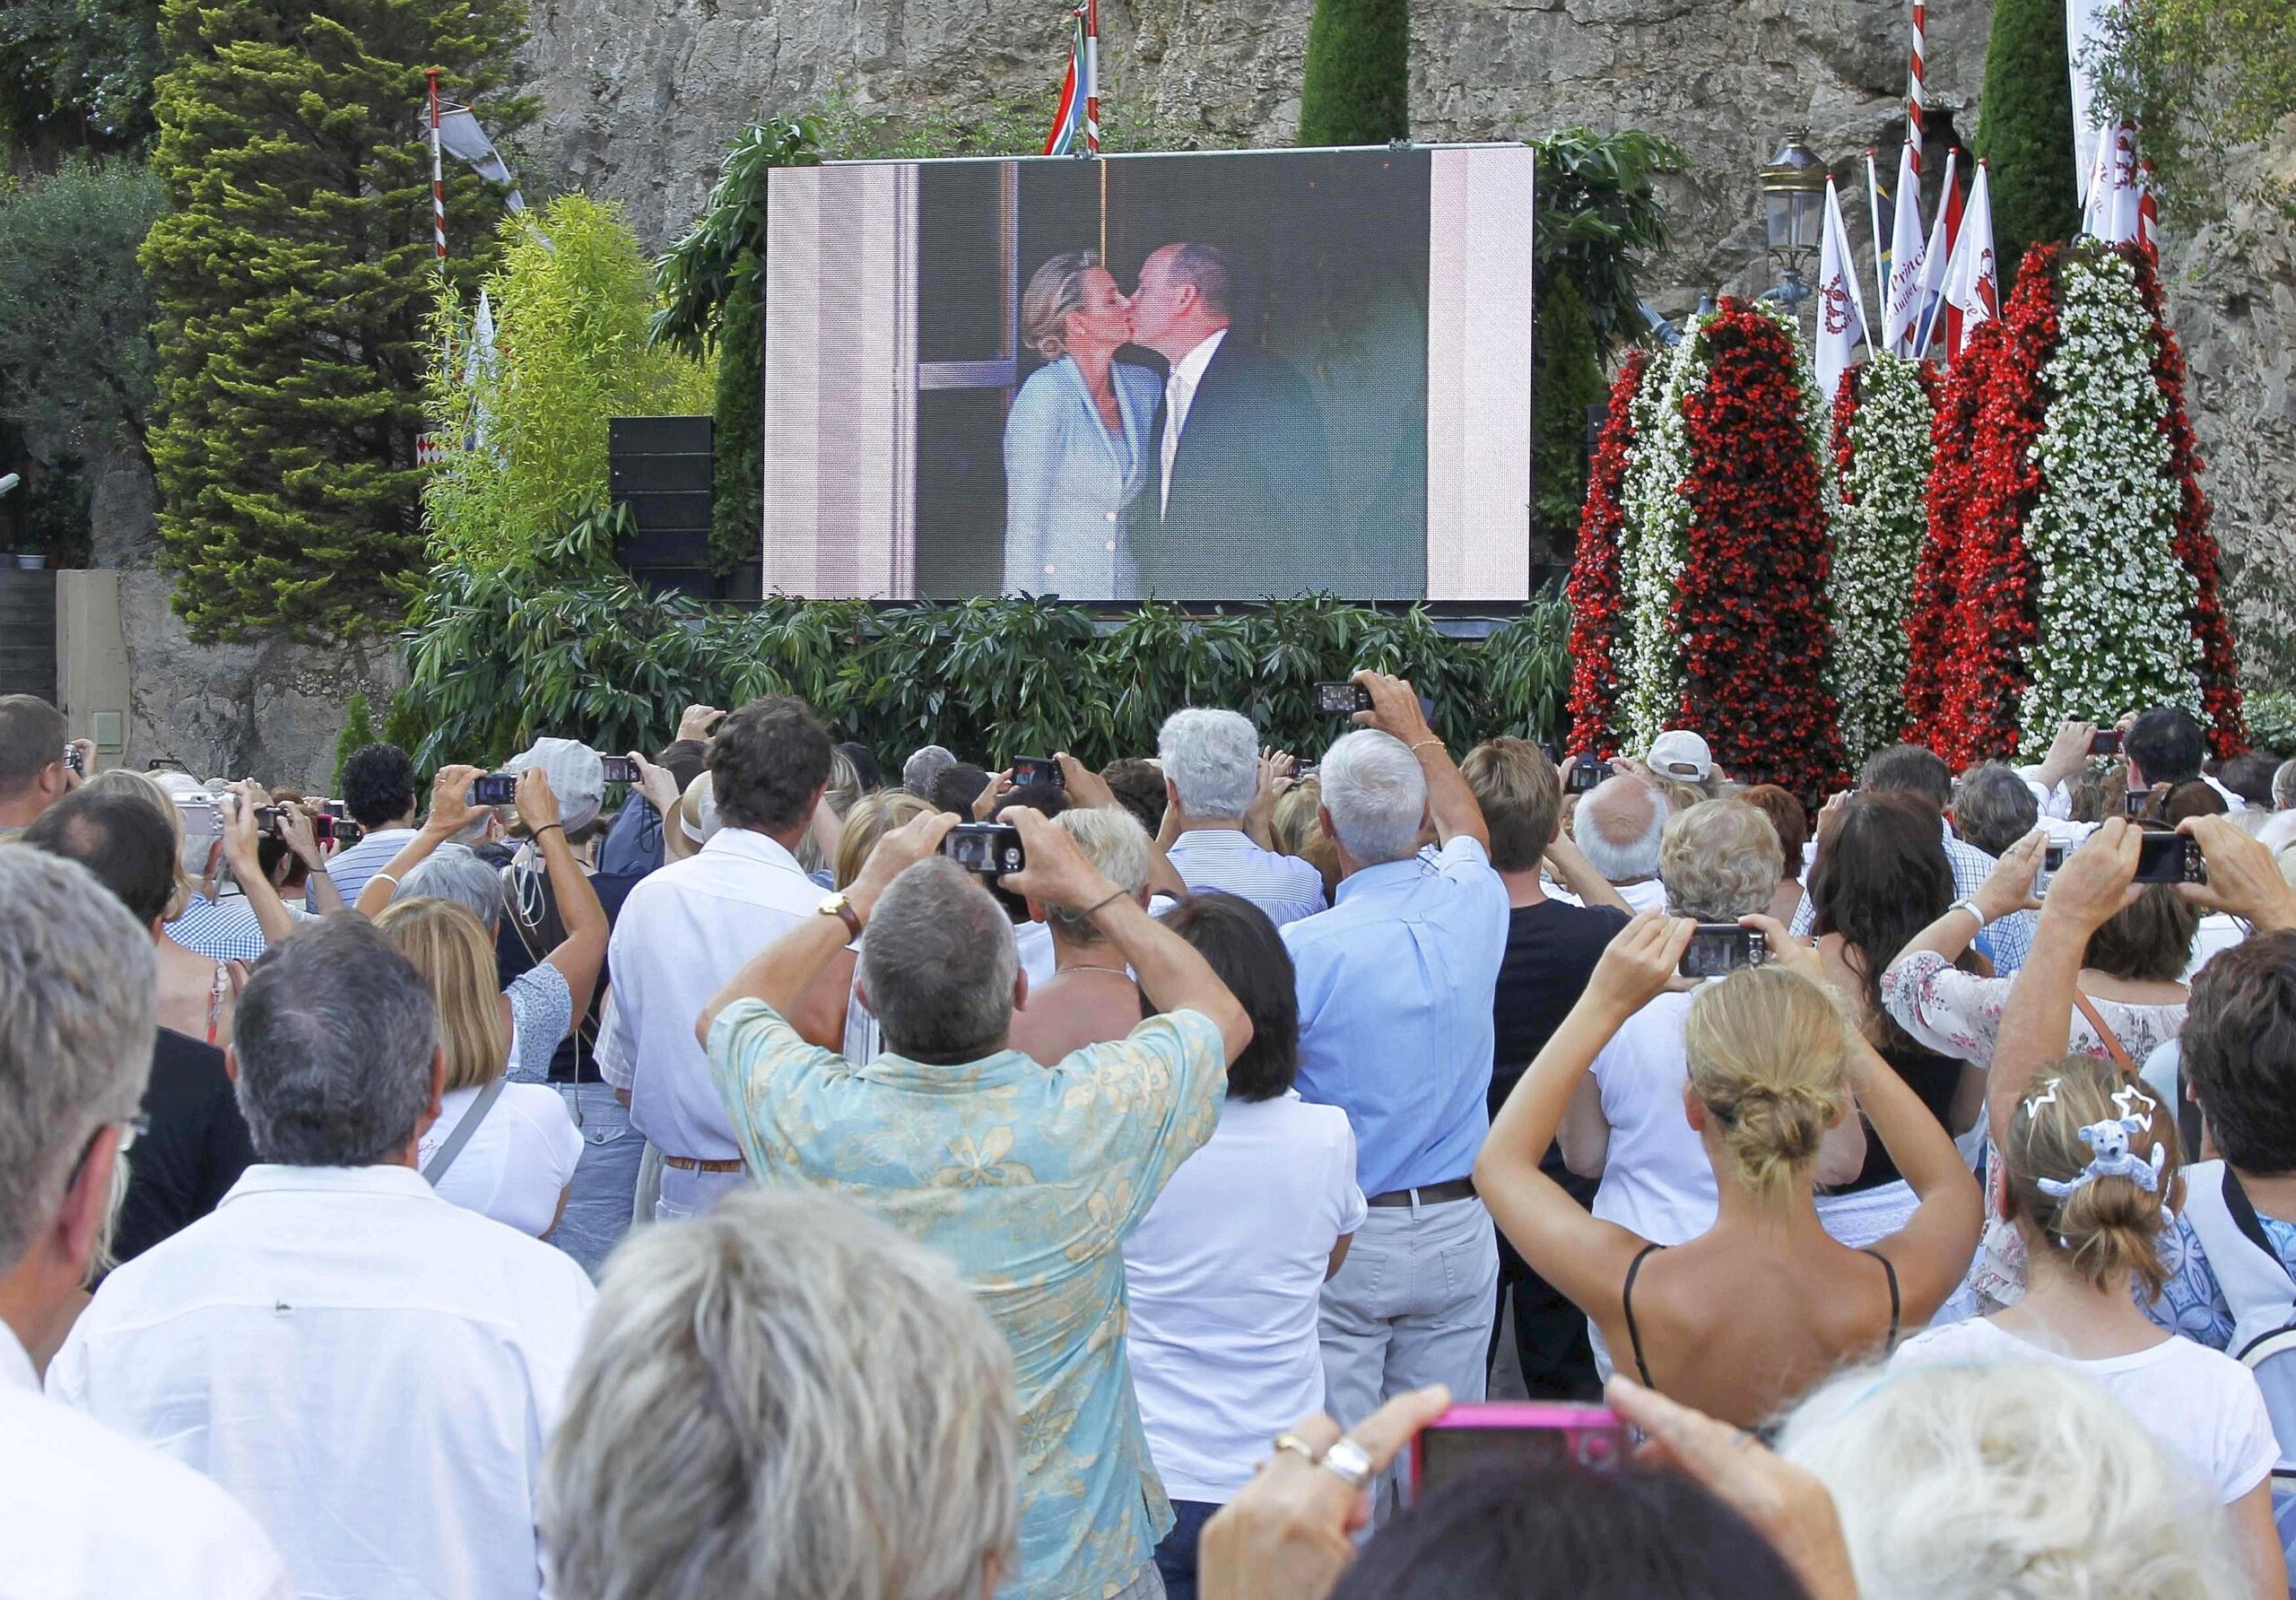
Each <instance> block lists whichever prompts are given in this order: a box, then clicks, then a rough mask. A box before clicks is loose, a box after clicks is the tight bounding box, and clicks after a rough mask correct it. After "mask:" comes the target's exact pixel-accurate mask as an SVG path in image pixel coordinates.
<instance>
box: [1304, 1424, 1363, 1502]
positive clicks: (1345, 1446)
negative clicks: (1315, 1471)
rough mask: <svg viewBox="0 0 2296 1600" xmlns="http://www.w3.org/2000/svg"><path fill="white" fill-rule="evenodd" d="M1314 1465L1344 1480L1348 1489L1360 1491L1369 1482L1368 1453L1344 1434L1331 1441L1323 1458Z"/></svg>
mask: <svg viewBox="0 0 2296 1600" xmlns="http://www.w3.org/2000/svg"><path fill="white" fill-rule="evenodd" d="M1316 1465H1318V1466H1320V1467H1322V1468H1323V1469H1324V1470H1325V1471H1326V1472H1328V1473H1331V1474H1334V1475H1335V1476H1336V1477H1338V1478H1340V1479H1342V1480H1344V1482H1345V1483H1347V1484H1348V1486H1349V1487H1350V1488H1353V1489H1361V1488H1362V1487H1363V1485H1364V1484H1365V1483H1369V1482H1370V1477H1371V1454H1370V1451H1368V1450H1366V1449H1365V1448H1363V1447H1362V1446H1361V1445H1359V1444H1357V1443H1356V1442H1355V1441H1354V1440H1353V1439H1350V1438H1348V1437H1347V1436H1346V1435H1345V1434H1342V1435H1340V1437H1339V1438H1338V1439H1335V1441H1333V1444H1332V1447H1331V1448H1330V1449H1328V1450H1326V1451H1325V1452H1324V1458H1323V1459H1322V1460H1321V1461H1319V1462H1318V1463H1317V1464H1316Z"/></svg>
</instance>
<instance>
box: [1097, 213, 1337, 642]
mask: <svg viewBox="0 0 2296 1600" xmlns="http://www.w3.org/2000/svg"><path fill="white" fill-rule="evenodd" d="M1234 294H1235V286H1234V273H1233V269H1232V268H1231V265H1230V263H1229V260H1228V257H1227V256H1226V255H1225V253H1223V252H1222V251H1221V250H1219V249H1218V248H1215V247H1213V246H1211V245H1201V244H1170V245H1165V246H1163V247H1162V248H1159V249H1157V250H1155V251H1153V252H1152V253H1151V254H1150V255H1149V257H1148V259H1147V260H1146V261H1144V262H1143V263H1141V266H1140V287H1139V290H1138V291H1137V292H1136V293H1135V294H1134V296H1133V300H1132V319H1133V343H1136V344H1141V345H1144V346H1146V347H1147V348H1148V349H1150V350H1152V351H1154V352H1156V353H1157V354H1159V355H1161V356H1162V357H1163V358H1164V360H1165V361H1167V362H1168V363H1169V364H1170V375H1169V376H1168V377H1167V378H1165V380H1164V398H1163V402H1162V404H1160V405H1159V406H1158V407H1157V408H1156V425H1155V428H1154V430H1152V433H1151V434H1150V439H1151V440H1152V444H1153V448H1155V451H1156V459H1155V460H1154V461H1153V462H1152V463H1151V464H1150V466H1151V470H1150V472H1149V474H1148V482H1147V488H1146V489H1145V490H1144V499H1145V500H1146V502H1147V503H1146V504H1145V505H1144V506H1143V507H1141V508H1140V509H1139V512H1138V513H1136V514H1135V516H1134V517H1133V518H1132V519H1131V521H1132V526H1133V527H1134V528H1135V530H1137V531H1136V532H1135V535H1134V543H1135V553H1136V554H1137V557H1138V560H1139V564H1140V578H1141V584H1142V587H1143V588H1144V590H1146V591H1147V592H1149V593H1152V594H1157V595H1161V596H1165V597H1167V598H1169V599H1175V600H1201V599H1219V598H1223V597H1227V596H1235V597H1237V598H1242V599H1256V598H1257V597H1259V596H1264V595H1273V596H1288V595H1293V594H1297V593H1299V592H1300V590H1302V589H1310V588H1318V589H1319V588H1331V589H1335V590H1337V591H1338V592H1340V593H1343V594H1344V593H1347V592H1349V590H1350V588H1351V587H1352V586H1353V577H1352V567H1353V565H1354V563H1353V561H1352V558H1351V557H1349V556H1347V555H1346V554H1345V552H1346V550H1347V548H1348V545H1349V543H1350V541H1349V540H1348V539H1347V538H1346V537H1345V536H1344V535H1341V534H1338V533H1337V532H1336V531H1335V529H1334V527H1333V525H1332V504H1331V458H1330V456H1329V454H1328V452H1327V447H1326V444H1325V441H1324V423H1323V415H1322V413H1320V412H1318V410H1317V409H1316V402H1315V397H1314V396H1312V395H1311V394H1309V390H1308V385H1307V382H1306V380H1305V379H1303V378H1301V377H1300V374H1299V373H1298V372H1297V371H1295V370H1292V368H1291V365H1290V364H1289V363H1288V362H1286V361H1282V360H1280V359H1279V358H1277V357H1275V356H1272V355H1269V354H1268V353H1267V352H1265V351H1261V350H1257V349H1254V348H1253V347H1252V346H1251V345H1250V344H1249V343H1247V342H1246V341H1245V339H1244V338H1243V337H1242V336H1241V335H1238V334H1237V333H1235V332H1233V331H1232V330H1231V328H1230V326H1229V324H1230V319H1231V316H1232V314H1233V307H1234Z"/></svg>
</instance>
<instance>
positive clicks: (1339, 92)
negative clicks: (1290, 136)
mask: <svg viewBox="0 0 2296 1600" xmlns="http://www.w3.org/2000/svg"><path fill="white" fill-rule="evenodd" d="M1410 136H1411V5H1410V4H1409V0H1316V8H1315V10H1314V12H1313V13H1310V14H1309V18H1308V60H1307V65H1306V68H1305V70H1304V73H1303V74H1302V77H1301V80H1300V138H1299V143H1301V144H1385V143H1387V141H1388V140H1390V139H1407V138H1409V137H1410Z"/></svg>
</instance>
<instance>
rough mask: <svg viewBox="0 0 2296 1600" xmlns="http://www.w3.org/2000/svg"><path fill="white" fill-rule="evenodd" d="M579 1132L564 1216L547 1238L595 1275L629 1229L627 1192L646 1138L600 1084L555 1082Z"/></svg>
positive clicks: (635, 1177)
mask: <svg viewBox="0 0 2296 1600" xmlns="http://www.w3.org/2000/svg"><path fill="white" fill-rule="evenodd" d="M555 1087H556V1088H557V1090H558V1091H559V1093H560V1094H561V1095H562V1096H564V1097H565V1099H566V1102H567V1105H566V1109H568V1110H570V1111H571V1112H573V1113H574V1120H575V1122H576V1124H577V1125H578V1126H579V1127H580V1128H581V1130H582V1159H581V1160H580V1161H579V1162H578V1163H577V1164H576V1166H575V1168H574V1182H573V1185H572V1187H571V1188H570V1191H569V1192H568V1194H567V1196H566V1214H565V1215H564V1216H562V1217H561V1218H560V1219H559V1220H558V1231H557V1232H555V1233H553V1234H552V1235H551V1239H550V1242H551V1243H552V1244H554V1245H556V1246H557V1247H558V1248H560V1249H561V1250H563V1251H565V1252H566V1253H567V1254H568V1255H569V1256H571V1257H574V1259H575V1260H577V1261H578V1262H580V1263H581V1264H582V1266H583V1269H584V1270H585V1271H587V1273H588V1274H590V1275H591V1276H592V1277H594V1278H595V1277H596V1276H597V1275H598V1272H599V1269H601V1268H602V1267H604V1265H605V1263H606V1257H608V1256H611V1255H612V1254H613V1248H614V1246H616V1245H618V1244H620V1243H621V1242H622V1235H623V1234H625V1233H627V1232H629V1231H630V1195H631V1190H632V1189H634V1188H635V1187H637V1185H638V1158H639V1156H640V1155H641V1154H643V1153H644V1152H645V1149H646V1141H645V1140H644V1139H643V1138H641V1137H639V1133H638V1130H637V1129H636V1128H633V1127H631V1126H630V1111H629V1109H628V1108H627V1107H625V1106H623V1104H622V1102H621V1101H620V1100H616V1099H614V1097H613V1089H612V1088H611V1087H610V1086H608V1085H606V1084H604V1083H582V1084H571V1083H562V1084H558V1085H555Z"/></svg>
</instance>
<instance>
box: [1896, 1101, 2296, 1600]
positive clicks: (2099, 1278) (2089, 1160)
mask: <svg viewBox="0 0 2296 1600" xmlns="http://www.w3.org/2000/svg"><path fill="white" fill-rule="evenodd" d="M1997 1150H1998V1155H1999V1160H2000V1162H2001V1169H2002V1177H2003V1179H2004V1181H2003V1184H2002V1194H2001V1201H2000V1204H2001V1208H2002V1212H2003V1220H2005V1221H2006V1222H2009V1223H2011V1224H2012V1225H2013V1226H2014V1227H2015V1229H2016V1230H2017V1232H2018V1235H2019V1236H2020V1238H2021V1239H2022V1240H2023V1242H2024V1246H2025V1252H2026V1261H2027V1263H2028V1269H2029V1274H2030V1275H2029V1277H2028V1279H2027V1283H2026V1287H2025V1293H2024V1298H2022V1300H2018V1301H2017V1302H2016V1304H2014V1305H2013V1306H2010V1307H2008V1308H2007V1309H2005V1310H2000V1311H1996V1312H1995V1313H1994V1314H1993V1315H1991V1316H1990V1317H1980V1318H1976V1319H1973V1320H1971V1321H1968V1322H1956V1323H1950V1324H1947V1325H1946V1326H1943V1327H1937V1328H1932V1329H1930V1330H1929V1331H1928V1332H1927V1333H1925V1334H1920V1335H1916V1336H1915V1337H1913V1338H1912V1339H1909V1340H1908V1341H1907V1342H1906V1343H1905V1346H1904V1347H1903V1348H1902V1349H1900V1351H1899V1352H1897V1355H1896V1356H1895V1358H1893V1359H1892V1361H1891V1369H1892V1370H1893V1371H1894V1370H1897V1369H1899V1368H1900V1367H1907V1366H1920V1365H1926V1364H1935V1363H1941V1362H1952V1363H1969V1362H1982V1361H2050V1362H2055V1363H2058V1364H2061V1365H2064V1366H2066V1367H2071V1368H2074V1369H2076V1370H2079V1371H2082V1372H2083V1373H2086V1374H2087V1375H2088V1376H2089V1377H2091V1378H2094V1379H2096V1380H2097V1381H2098V1382H2099V1383H2100V1384H2102V1385H2103V1387H2105V1388H2106V1389H2107V1390H2108V1391H2109V1392H2110V1393H2111V1395H2112V1396H2113V1397H2114V1398H2115V1400H2117V1401H2118V1403H2119V1404H2120V1406H2121V1407H2122V1408H2123V1409H2124V1410H2125V1411H2126V1413H2128V1421H2129V1422H2132V1423H2133V1424H2135V1426H2137V1427H2141V1428H2143V1429H2144V1430H2145V1431H2146V1432H2148V1433H2150V1434H2151V1435H2152V1437H2153V1438H2154V1439H2157V1440H2159V1441H2160V1443H2161V1446H2162V1447H2163V1448H2166V1449H2167V1451H2168V1452H2169V1454H2170V1456H2171V1457H2173V1458H2175V1459H2176V1460H2177V1461H2179V1463H2181V1464H2182V1465H2184V1466H2185V1467H2186V1468H2187V1470H2188V1471H2189V1472H2190V1474H2192V1476H2193V1477H2194V1479H2195V1480H2196V1482H2197V1483H2202V1484H2205V1486H2206V1487H2207V1489H2208V1491H2209V1493H2210V1496H2211V1498H2212V1499H2213V1500H2216V1501H2217V1502H2218V1503H2219V1504H2221V1505H2222V1506H2223V1507H2224V1508H2225V1509H2226V1511H2227V1513H2228V1514H2229V1515H2230V1517H2231V1530H2232V1533H2233V1535H2234V1537H2235V1538H2236V1540H2237V1541H2238V1543H2239V1553H2240V1556H2241V1558H2242V1560H2243V1561H2244V1562H2245V1563H2246V1565H2247V1567H2248V1571H2249V1572H2250V1573H2251V1575H2252V1576H2253V1578H2254V1580H2255V1589H2256V1593H2257V1594H2258V1595H2259V1596H2268V1595H2284V1594H2286V1593H2287V1590H2288V1573H2287V1569H2286V1567H2285V1565H2284V1563H2283V1558H2282V1553H2281V1543H2280V1537H2279V1535H2278V1533H2277V1532H2276V1530H2275V1528H2274V1523H2273V1511H2272V1470H2273V1467H2274V1465H2276V1464H2277V1463H2278V1461H2279V1459H2280V1446H2279V1443H2278V1441H2277V1439H2275V1438H2274V1434H2273V1428H2272V1415H2271V1413H2270V1412H2269V1411H2268V1410H2266V1406H2265V1399H2264V1391H2263V1390H2262V1389H2261V1388H2260V1387H2257V1380H2256V1378H2255V1376H2254V1374H2252V1373H2251V1372H2250V1371H2249V1370H2248V1368H2246V1367H2245V1366H2243V1365H2241V1364H2240V1363H2239V1361H2234V1360H2233V1359H2232V1358H2231V1356H2228V1355H2226V1354H2224V1353H2223V1352H2222V1351H2217V1350H2211V1349H2210V1348H2208V1346H2206V1345H2205V1344H2199V1343H2195V1342H2193V1341H2192V1340H2189V1339H2184V1338H2179V1337H2178V1336H2177V1335H2173V1334H2170V1333H2169V1332H2168V1331H2167V1330H2166V1329H2164V1328H2161V1326H2158V1325H2156V1324H2155V1323H2154V1322H2153V1321H2152V1319H2151V1318H2150V1317H2146V1316H2145V1315H2144V1312H2143V1311H2142V1310H2140V1309H2138V1308H2137V1303H2136V1300H2135V1296H2134V1294H2133V1293H2132V1288H2133V1287H2134V1288H2138V1289H2141V1291H2142V1292H2143V1293H2144V1295H2145V1297H2146V1298H2147V1299H2148V1300H2151V1299H2157V1298H2158V1297H2159V1295H2160V1293H2161V1288H2162V1287H2163V1285H2164V1284H2165V1283H2166V1282H2167V1279H2168V1275H2169V1274H2168V1272H2167V1269H2166V1268H2165V1267H2164V1266H2163V1265H2162V1262H2161V1248H2160V1247H2161V1233H2162V1231H2163V1230H2164V1229H2166V1228H2167V1226H2168V1220H2167V1214H2166V1213H2168V1212H2169V1210H2170V1208H2171V1207H2173V1206H2174V1205H2175V1204H2177V1201H2178V1199H2179V1196H2180V1194H2181V1189H2182V1179H2181V1178H2180V1176H2179V1160H2178V1154H2177V1137H2176V1118H2175V1117H2174V1115H2173V1108H2171V1107H2169V1106H2165V1105H2163V1104H2161V1102H2160V1101H2159V1100H2156V1099H2155V1098H2154V1097H2153V1095H2152V1092H2151V1091H2149V1090H2147V1089H2146V1088H2145V1087H2144V1084H2143V1083H2141V1082H2139V1081H2138V1080H2136V1079H2135V1078H2130V1077H2126V1076H2124V1075H2123V1074H2122V1073H2121V1071H2120V1069H2119V1068H2118V1067H2117V1066H2116V1065H2114V1064H2113V1063H2111V1062H2109V1061H2100V1060H2098V1059H2096V1058H2095V1057H2089V1056H2068V1057H2065V1058H2064V1059H2063V1060H2061V1061H2058V1062H2056V1063H2055V1064H2053V1065H2048V1066H2045V1067H2042V1068H2041V1069H2040V1070H2039V1073H2038V1074H2036V1075H2035V1076H2034V1078H2033V1081H2032V1083H2031V1086H2030V1090H2029V1092H2028V1093H2027V1094H2026V1096H2025V1098H2024V1099H2023V1100H2020V1101H2018V1102H2017V1103H2016V1104H2015V1105H2014V1107H2013V1108H2012V1109H2011V1110H2010V1113H2009V1117H2008V1120H2007V1126H2006V1127H2005V1130H2004V1133H2003V1136H2002V1137H2001V1139H2000V1140H1999V1142H1998V1145H1997Z"/></svg>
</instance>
